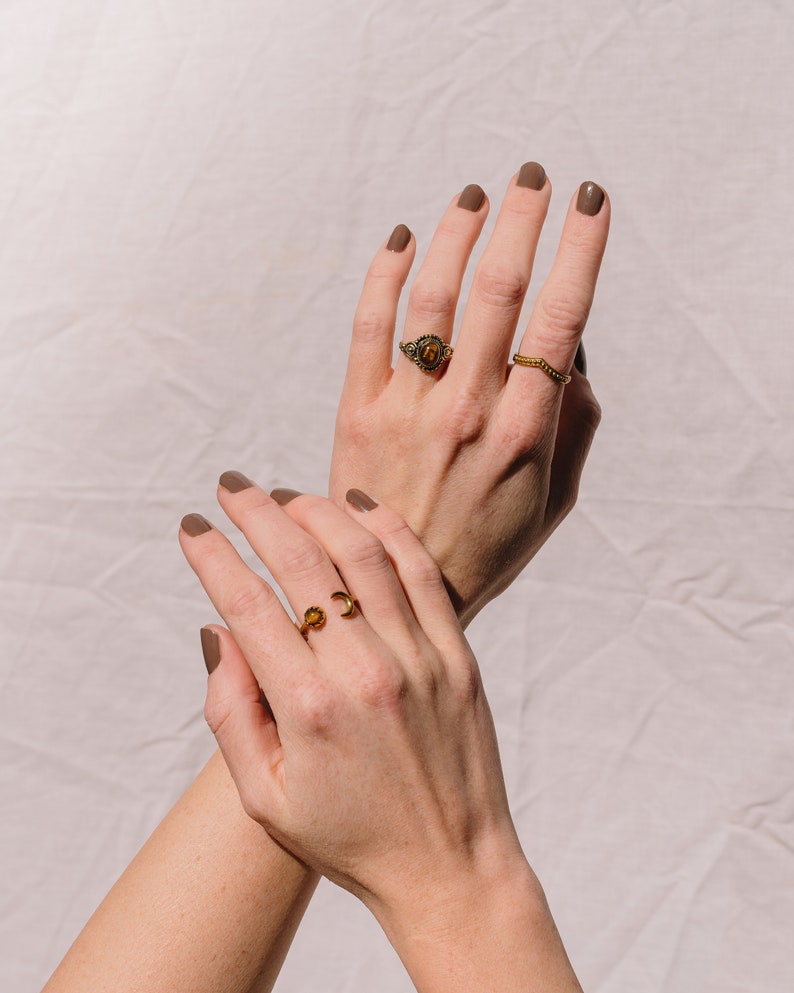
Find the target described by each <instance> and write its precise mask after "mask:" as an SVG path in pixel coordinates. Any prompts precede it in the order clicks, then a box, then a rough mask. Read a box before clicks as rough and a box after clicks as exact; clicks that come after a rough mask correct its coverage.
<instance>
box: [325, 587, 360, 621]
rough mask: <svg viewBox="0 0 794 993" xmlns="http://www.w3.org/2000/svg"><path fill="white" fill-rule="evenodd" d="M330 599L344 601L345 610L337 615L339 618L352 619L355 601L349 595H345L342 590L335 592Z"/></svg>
mask: <svg viewBox="0 0 794 993" xmlns="http://www.w3.org/2000/svg"><path fill="white" fill-rule="evenodd" d="M331 599H332V600H344V601H345V609H344V610H343V611H342V613H341V614H340V615H339V616H340V617H352V616H353V614H355V612H356V606H357V601H356V598H355V597H352V596H351V595H350V594H349V593H345V592H344V590H337V591H336V593H332V594H331Z"/></svg>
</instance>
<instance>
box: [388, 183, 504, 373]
mask: <svg viewBox="0 0 794 993" xmlns="http://www.w3.org/2000/svg"><path fill="white" fill-rule="evenodd" d="M487 216H488V198H487V197H486V196H485V193H484V191H483V190H482V188H481V187H479V186H477V185H476V184H471V185H470V186H467V187H466V188H465V189H464V190H463V192H462V193H461V194H460V195H459V196H457V197H456V198H455V199H454V200H453V201H452V202H451V203H450V205H449V207H447V210H446V212H445V213H444V216H443V217H442V218H441V221H440V223H439V225H438V227H437V228H436V232H435V234H434V235H433V240H432V242H431V243H430V247H429V248H428V250H427V255H426V256H425V260H424V262H423V263H422V266H421V268H420V270H419V272H418V273H417V275H416V279H415V280H414V283H413V286H412V287H411V293H410V296H409V298H408V310H407V313H406V318H405V331H404V335H403V342H410V341H414V340H415V339H417V338H418V337H420V336H421V335H425V334H433V335H437V336H438V337H439V338H441V339H442V341H445V342H447V343H449V341H450V339H451V337H452V328H453V322H454V320H455V309H456V307H457V303H458V297H459V296H460V289H461V284H462V282H463V274H464V273H465V271H466V264H467V262H468V260H469V256H470V255H471V251H472V248H474V244H475V242H476V241H477V238H478V237H479V234H480V232H481V231H482V226H483V224H484V223H485V219H486V217H487ZM443 369H444V366H443V365H442V366H440V367H439V369H437V370H436V371H435V372H432V373H422V375H421V376H417V368H416V366H415V364H414V363H413V361H412V360H411V359H410V358H408V357H407V356H405V355H400V356H398V360H397V364H396V367H395V376H397V377H398V378H397V380H396V382H397V383H398V384H399V385H403V384H408V387H409V389H411V390H415V391H418V392H421V391H423V390H427V389H429V388H430V387H431V386H432V385H433V383H434V382H436V381H437V379H438V377H439V376H440V375H441V373H442V370H443ZM419 371H421V370H419Z"/></svg>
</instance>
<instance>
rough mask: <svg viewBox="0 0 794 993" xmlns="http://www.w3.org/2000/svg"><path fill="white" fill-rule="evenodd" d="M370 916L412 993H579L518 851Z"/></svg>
mask: <svg viewBox="0 0 794 993" xmlns="http://www.w3.org/2000/svg"><path fill="white" fill-rule="evenodd" d="M372 909H373V911H374V912H375V915H376V916H377V917H378V920H379V922H380V924H381V926H382V927H383V929H384V931H385V932H386V934H387V936H388V938H389V940H390V941H391V943H392V945H393V946H394V948H395V950H396V951H397V953H398V955H399V956H400V958H401V960H402V962H403V964H404V965H405V968H406V969H407V971H408V973H409V975H410V977H411V979H412V981H413V983H414V985H415V987H416V989H417V991H418V993H447V991H449V993H453V991H454V993H469V991H471V993H475V991H476V993H481V991H482V990H483V989H494V990H499V991H500V993H529V991H530V990H531V991H536V990H541V989H542V990H546V989H553V990H555V991H559V993H581V987H580V986H579V983H578V981H577V979H576V976H575V974H574V972H573V969H572V968H571V965H570V962H569V961H568V957H567V955H566V953H565V949H564V947H563V945H562V941H561V939H560V936H559V934H558V932H557V928H556V926H555V924H554V920H553V918H552V916H551V911H550V910H549V906H548V903H547V901H546V897H545V894H544V892H543V888H542V887H541V885H540V882H539V881H538V879H537V877H536V876H535V874H534V872H533V871H532V869H531V867H530V866H529V864H528V863H527V861H526V859H525V858H524V856H523V853H521V852H520V850H519V852H518V855H513V856H511V857H508V858H507V859H505V860H504V861H501V862H498V863H494V864H492V865H491V866H487V865H483V866H480V867H470V868H469V869H468V870H466V871H461V872H459V873H457V874H456V875H454V876H453V877H452V878H450V879H448V880H446V881H445V882H444V883H443V884H442V885H435V886H428V887H423V888H422V889H421V890H420V891H418V892H417V891H413V892H406V893H405V895H404V898H403V899H401V900H400V901H399V903H395V905H393V906H384V905H380V906H378V907H373V908H372Z"/></svg>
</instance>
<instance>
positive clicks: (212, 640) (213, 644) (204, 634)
mask: <svg viewBox="0 0 794 993" xmlns="http://www.w3.org/2000/svg"><path fill="white" fill-rule="evenodd" d="M201 650H202V652H203V653H204V665H206V667H207V672H208V673H209V674H210V675H212V674H213V672H215V670H216V669H217V668H218V666H219V665H220V664H221V640H220V638H219V637H218V635H217V634H216V633H215V632H214V631H213V630H212V628H202V629H201Z"/></svg>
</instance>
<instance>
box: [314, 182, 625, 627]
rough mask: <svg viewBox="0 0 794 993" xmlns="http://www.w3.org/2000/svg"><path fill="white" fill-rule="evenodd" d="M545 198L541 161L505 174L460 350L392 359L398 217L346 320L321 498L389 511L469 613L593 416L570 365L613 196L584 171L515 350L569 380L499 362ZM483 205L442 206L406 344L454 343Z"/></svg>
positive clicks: (411, 244) (525, 539)
mask: <svg viewBox="0 0 794 993" xmlns="http://www.w3.org/2000/svg"><path fill="white" fill-rule="evenodd" d="M537 187H540V188H539V189H538V188H537ZM550 197H551V186H550V183H549V182H548V180H547V179H546V177H545V173H544V171H543V169H542V168H541V167H540V166H537V164H535V163H528V164H527V165H526V166H524V167H522V169H521V171H520V173H519V174H518V175H517V176H514V177H513V179H512V180H511V182H510V185H509V187H508V189H507V192H506V194H505V197H504V201H503V203H502V208H501V211H500V213H499V217H498V219H497V222H496V225H495V228H494V232H493V235H492V236H491V239H490V241H489V243H488V245H487V247H486V249H485V251H484V253H483V256H482V259H481V260H480V263H479V264H478V266H477V269H476V272H475V276H474V281H473V285H472V290H471V294H470V296H469V299H468V301H467V303H466V308H465V312H464V314H463V319H462V322H461V325H460V331H459V334H458V339H457V342H456V344H455V354H454V356H453V357H452V358H451V360H450V361H449V362H448V363H445V364H444V365H442V366H441V367H440V368H439V369H438V370H436V371H435V372H429V373H427V372H423V371H421V370H420V369H418V368H417V367H416V366H415V365H414V363H413V362H412V361H411V360H409V359H408V358H407V357H406V356H404V355H398V357H397V360H396V365H395V367H394V369H392V365H391V359H392V349H393V338H394V330H395V325H396V315H397V304H398V299H399V296H400V291H401V289H402V286H403V284H404V283H405V281H406V279H407V277H408V272H409V269H410V267H411V263H412V262H413V258H414V255H415V251H416V244H415V241H414V238H413V236H412V235H411V234H410V232H408V230H407V229H406V228H404V226H400V227H398V228H397V229H395V232H394V234H393V235H392V238H391V239H390V241H389V243H388V244H387V245H385V246H383V247H382V248H381V249H380V250H379V252H378V253H377V255H376V256H375V259H374V261H373V263H372V265H371V266H370V269H369V272H368V274H367V277H366V280H365V283H364V288H363V291H362V294H361V299H360V302H359V306H358V308H357V311H356V316H355V320H354V325H353V336H352V343H351V348H350V358H349V362H348V369H347V376H346V380H345V385H344V389H343V392H342V398H341V401H340V405H339V413H338V416H337V423H336V436H335V441H334V452H333V459H332V465H331V478H330V490H329V492H330V495H331V498H332V499H333V500H334V501H335V502H336V503H338V504H340V506H341V505H342V504H343V502H344V495H345V492H346V490H347V488H348V487H349V486H351V485H353V484H355V485H357V486H361V487H362V488H363V489H365V490H367V492H369V493H372V494H373V496H376V497H377V498H378V499H380V500H383V501H385V502H386V503H388V504H389V505H390V506H391V507H393V508H395V510H397V511H398V512H399V513H400V514H401V515H402V516H403V517H404V518H405V519H406V521H407V522H408V523H409V524H410V526H411V527H412V529H413V530H414V532H415V533H416V534H417V536H418V537H419V538H421V540H422V542H423V544H424V545H425V547H426V548H427V549H428V551H429V552H430V553H431V555H432V556H433V558H434V559H435V561H436V562H437V563H438V564H439V566H440V568H441V571H442V573H443V575H444V578H445V580H446V583H447V587H448V590H449V592H450V595H451V596H452V599H453V602H454V605H455V607H456V610H457V612H458V616H459V617H460V618H461V621H462V622H463V623H464V624H466V623H467V622H468V621H469V620H471V618H472V617H473V616H474V615H475V614H476V613H477V612H478V611H479V610H480V609H481V608H482V607H483V606H484V605H485V604H486V603H487V602H488V601H489V600H491V599H493V597H495V596H496V595H497V594H498V593H499V592H501V591H502V590H503V589H504V588H505V587H506V586H508V585H509V584H510V582H512V580H513V579H514V578H515V577H516V576H517V575H518V573H519V572H520V571H521V569H523V567H524V566H525V565H526V563H527V562H528V561H529V560H530V558H532V556H533V555H534V554H535V552H537V550H538V549H539V548H540V546H541V545H542V544H543V542H544V541H545V540H546V538H548V536H549V535H550V534H551V532H552V531H553V530H554V528H555V527H556V526H557V524H558V523H559V522H560V521H561V520H562V519H563V517H565V515H566V514H567V513H568V511H569V510H570V509H571V507H572V506H573V504H574V502H575V500H576V496H577V492H578V486H579V479H580V476H581V473H582V469H583V466H584V462H585V459H586V457H587V453H588V450H589V448H590V443H591V441H592V439H593V435H594V433H595V430H596V428H597V426H598V422H599V420H600V409H599V406H598V403H597V402H596V399H595V397H594V395H593V392H592V390H591V388H590V384H589V382H588V380H587V378H586V377H585V376H584V375H583V374H582V371H580V370H579V369H577V368H576V367H575V366H574V359H575V357H576V358H577V359H579V358H580V357H581V356H583V353H582V352H580V353H579V356H577V350H578V349H579V346H580V339H581V335H582V332H583V330H584V327H585V323H586V321H587V316H588V313H589V311H590V307H591V304H592V301H593V294H594V291H595V284H596V279H597V277H598V271H599V268H600V264H601V259H602V256H603V252H604V248H605V245H606V239H607V234H608V230H609V218H610V204H609V199H608V198H607V197H606V195H605V194H604V192H603V191H602V190H601V189H600V187H598V186H596V185H595V184H594V183H585V184H583V185H582V187H581V188H580V190H579V192H578V194H577V196H576V197H575V198H574V200H573V201H572V202H571V205H570V208H569V211H568V215H567V219H566V221H565V225H564V228H563V233H562V237H561V240H560V244H559V249H558V252H557V257H556V260H555V263H554V266H553V268H552V271H551V273H550V275H549V276H548V279H547V280H546V282H545V283H544V285H543V286H542V287H541V289H540V291H539V293H538V296H537V299H536V301H535V305H534V307H533V310H532V315H531V317H530V320H529V323H528V326H527V328H526V331H525V333H524V335H523V338H522V340H521V345H520V347H519V349H518V351H519V352H520V353H521V354H523V355H529V356H542V357H543V358H544V359H545V360H546V361H547V362H548V363H549V364H550V365H551V366H552V367H553V368H554V369H557V370H559V371H561V372H563V373H570V375H571V377H572V379H571V382H570V383H569V384H568V385H567V386H564V387H563V386H561V385H559V384H557V383H556V382H554V381H552V379H550V378H548V377H547V376H546V375H544V373H543V372H542V371H541V370H539V369H528V368H522V367H519V366H509V365H508V359H509V357H510V355H511V345H512V341H513V338H514V335H515V332H516V328H517V327H518V321H519V316H520V311H521V306H522V303H523V301H524V297H525V295H526V292H527V288H528V285H529V280H530V276H531V272H532V265H533V260H534V256H535V250H536V247H537V243H538V238H539V236H540V231H541V228H542V226H543V222H544V219H545V217H546V211H547V208H548V204H549V200H550ZM487 213H488V201H487V198H485V195H484V194H483V192H482V190H480V188H479V187H467V188H466V190H464V192H463V194H461V196H460V198H455V200H453V202H452V203H451V204H450V206H449V207H448V209H447V211H446V213H445V214H444V216H443V218H442V220H441V223H440V224H439V226H438V229H437V230H436V234H435V236H434V238H433V241H432V243H431V245H430V248H429V249H428V252H427V256H426V258H425V261H424V263H423V264H422V266H421V268H420V270H419V273H418V274H417V276H416V279H415V281H414V283H413V286H412V288H411V293H410V297H409V303H408V310H407V316H406V322H405V329H404V333H403V341H410V340H413V339H416V338H417V337H419V336H420V335H423V334H428V333H430V334H436V335H438V336H439V337H440V338H442V339H443V340H444V341H445V342H449V341H450V339H451V335H452V327H453V320H454V315H455V308H456V305H457V302H458V297H459V295H460V290H461V283H462V279H463V275H464V272H465V269H466V265H467V262H468V259H469V255H470V253H471V251H472V248H473V246H474V243H475V241H476V240H477V237H478V235H479V234H480V231H481V230H482V226H483V224H484V222H485V218H486V216H487ZM580 364H581V365H583V361H582V362H580Z"/></svg>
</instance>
